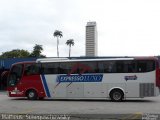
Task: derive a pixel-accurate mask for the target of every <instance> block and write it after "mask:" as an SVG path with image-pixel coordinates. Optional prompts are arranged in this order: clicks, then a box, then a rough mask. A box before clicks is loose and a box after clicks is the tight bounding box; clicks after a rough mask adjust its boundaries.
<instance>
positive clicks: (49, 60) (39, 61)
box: [36, 58, 68, 63]
mask: <svg viewBox="0 0 160 120" xmlns="http://www.w3.org/2000/svg"><path fill="white" fill-rule="evenodd" d="M60 60H68V58H39V59H37V60H36V62H37V63H41V62H52V61H60Z"/></svg>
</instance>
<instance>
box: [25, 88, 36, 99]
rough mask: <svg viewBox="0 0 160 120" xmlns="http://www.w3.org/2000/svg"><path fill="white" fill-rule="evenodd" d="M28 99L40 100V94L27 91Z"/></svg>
mask: <svg viewBox="0 0 160 120" xmlns="http://www.w3.org/2000/svg"><path fill="white" fill-rule="evenodd" d="M27 98H28V100H36V99H37V98H38V94H37V92H36V91H35V90H33V89H32V90H28V91H27Z"/></svg>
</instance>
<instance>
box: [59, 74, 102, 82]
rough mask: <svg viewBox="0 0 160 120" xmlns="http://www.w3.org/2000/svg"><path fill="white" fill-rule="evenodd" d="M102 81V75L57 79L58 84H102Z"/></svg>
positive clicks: (64, 76)
mask: <svg viewBox="0 0 160 120" xmlns="http://www.w3.org/2000/svg"><path fill="white" fill-rule="evenodd" d="M102 79H103V75H102V74H98V75H95V74H89V75H84V74H83V75H60V76H58V77H57V82H59V83H60V82H102Z"/></svg>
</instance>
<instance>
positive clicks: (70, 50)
mask: <svg viewBox="0 0 160 120" xmlns="http://www.w3.org/2000/svg"><path fill="white" fill-rule="evenodd" d="M70 56H71V46H69V57H70Z"/></svg>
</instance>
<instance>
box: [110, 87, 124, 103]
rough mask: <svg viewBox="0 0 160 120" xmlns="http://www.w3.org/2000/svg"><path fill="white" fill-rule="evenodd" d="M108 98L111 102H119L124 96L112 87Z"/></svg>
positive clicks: (120, 91)
mask: <svg viewBox="0 0 160 120" xmlns="http://www.w3.org/2000/svg"><path fill="white" fill-rule="evenodd" d="M110 98H111V101H113V102H120V101H122V100H123V98H124V93H123V91H122V90H120V89H114V90H112V91H111V92H110Z"/></svg>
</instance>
